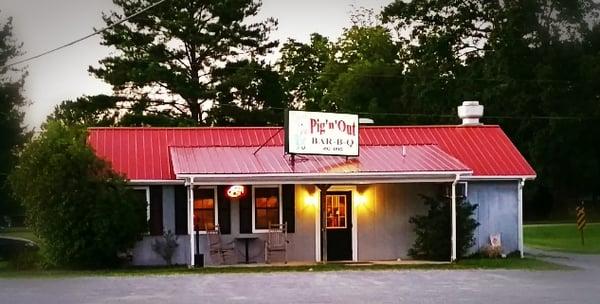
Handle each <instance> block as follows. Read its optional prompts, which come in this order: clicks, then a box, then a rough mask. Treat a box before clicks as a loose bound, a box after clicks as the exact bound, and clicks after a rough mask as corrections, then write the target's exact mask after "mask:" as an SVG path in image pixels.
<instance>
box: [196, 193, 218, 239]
mask: <svg viewBox="0 0 600 304" xmlns="http://www.w3.org/2000/svg"><path fill="white" fill-rule="evenodd" d="M215 194H216V193H215V189H214V188H196V189H194V230H195V231H205V230H206V228H207V227H208V229H215V223H216V198H215Z"/></svg>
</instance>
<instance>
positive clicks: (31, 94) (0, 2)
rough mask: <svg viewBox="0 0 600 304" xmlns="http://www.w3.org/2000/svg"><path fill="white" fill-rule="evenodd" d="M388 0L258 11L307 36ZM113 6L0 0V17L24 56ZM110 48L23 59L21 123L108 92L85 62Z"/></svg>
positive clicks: (74, 33)
mask: <svg viewBox="0 0 600 304" xmlns="http://www.w3.org/2000/svg"><path fill="white" fill-rule="evenodd" d="M390 2H392V0H302V1H299V0H263V7H262V9H261V12H260V17H263V18H267V17H274V18H277V19H278V21H279V27H278V30H277V31H276V32H275V33H273V35H272V38H273V39H277V40H279V41H281V42H283V41H285V40H286V39H287V38H293V39H296V40H299V41H307V40H308V39H309V35H310V34H311V33H314V32H318V33H320V34H322V35H325V36H328V37H330V38H337V37H339V35H340V34H341V33H342V30H343V28H344V27H347V26H349V25H350V13H351V12H352V10H353V7H366V8H373V9H375V10H376V11H379V10H380V9H381V8H382V7H383V6H385V5H387V4H388V3H390ZM111 9H113V10H114V9H116V7H115V6H114V5H113V4H112V1H111V0H0V19H1V20H2V21H4V20H5V19H6V18H7V17H8V16H12V17H13V25H14V31H15V36H16V37H17V38H18V39H19V40H20V41H21V42H23V43H24V51H25V52H26V53H27V54H26V56H25V57H27V56H32V55H36V54H39V53H41V52H43V51H46V50H48V49H52V48H54V47H57V46H59V45H62V44H64V43H67V42H71V41H73V40H75V39H78V38H81V37H83V36H85V35H87V34H90V33H92V32H93V29H94V28H101V27H102V26H103V25H104V23H103V22H102V18H101V12H103V11H109V10H111ZM110 52H111V50H110V49H109V48H108V47H105V46H102V45H100V37H99V36H94V37H92V38H90V39H87V40H85V41H83V42H81V43H79V44H76V45H74V46H71V47H69V48H67V49H63V50H61V51H59V52H56V53H53V54H50V55H48V56H45V57H42V58H39V59H37V60H35V61H32V62H29V63H28V64H27V69H28V72H29V76H28V78H27V81H26V86H25V91H24V94H25V97H26V98H27V99H28V100H29V102H30V106H29V107H28V108H27V109H26V112H27V114H26V117H25V123H26V124H27V125H28V126H29V127H39V125H40V124H41V123H42V122H43V121H44V120H45V119H46V116H47V115H48V114H50V113H51V112H52V110H53V108H54V107H55V106H56V105H57V104H59V103H60V102H61V101H63V100H66V99H75V98H77V97H79V96H82V95H95V94H100V93H105V94H110V92H111V88H110V86H109V85H107V84H105V83H104V82H102V81H101V80H99V79H96V78H95V77H93V76H91V75H90V74H89V73H88V72H87V69H88V66H90V65H97V62H98V61H99V60H100V59H102V58H104V57H106V56H108V55H109V54H110Z"/></svg>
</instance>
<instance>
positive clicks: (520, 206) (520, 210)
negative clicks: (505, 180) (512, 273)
mask: <svg viewBox="0 0 600 304" xmlns="http://www.w3.org/2000/svg"><path fill="white" fill-rule="evenodd" d="M524 186H525V178H522V179H521V180H520V181H519V191H518V199H517V201H518V207H517V208H518V234H519V252H520V253H521V258H523V257H524V256H525V254H524V248H523V187H524Z"/></svg>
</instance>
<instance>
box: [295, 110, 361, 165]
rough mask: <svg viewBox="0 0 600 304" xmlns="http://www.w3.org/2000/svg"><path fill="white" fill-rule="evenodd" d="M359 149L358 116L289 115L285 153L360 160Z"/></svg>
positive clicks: (314, 113) (309, 113)
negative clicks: (357, 157)
mask: <svg viewBox="0 0 600 304" xmlns="http://www.w3.org/2000/svg"><path fill="white" fill-rule="evenodd" d="M358 147H359V145H358V115H354V114H338V113H324V112H306V111H287V112H286V115H285V152H286V153H290V154H321V155H342V156H358V151H359V148H358Z"/></svg>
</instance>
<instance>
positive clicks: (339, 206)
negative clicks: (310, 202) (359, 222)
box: [325, 195, 347, 229]
mask: <svg viewBox="0 0 600 304" xmlns="http://www.w3.org/2000/svg"><path fill="white" fill-rule="evenodd" d="M325 207H326V210H327V228H331V229H335V228H346V227H347V226H346V220H347V217H346V207H347V206H346V195H327V197H326V198H325Z"/></svg>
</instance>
